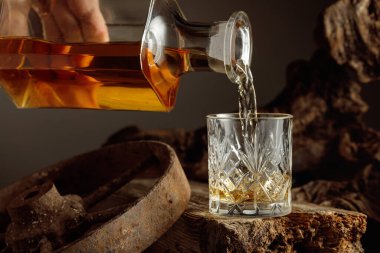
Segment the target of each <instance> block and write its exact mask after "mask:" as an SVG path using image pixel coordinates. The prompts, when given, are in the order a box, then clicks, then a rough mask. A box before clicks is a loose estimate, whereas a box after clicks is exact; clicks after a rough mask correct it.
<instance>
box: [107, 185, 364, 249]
mask: <svg viewBox="0 0 380 253" xmlns="http://www.w3.org/2000/svg"><path fill="white" fill-rule="evenodd" d="M133 184H134V185H133V187H131V186H130V187H129V189H133V190H132V191H131V190H129V191H128V192H127V191H125V192H123V190H121V191H119V192H118V193H117V196H114V200H116V201H120V199H122V198H123V197H121V196H124V197H125V196H127V195H128V197H130V196H131V195H134V194H137V193H138V192H139V191H141V190H142V189H144V188H146V187H148V185H149V184H151V183H149V181H147V180H143V181H135V182H133ZM191 187H192V198H191V200H190V203H189V206H188V208H187V210H186V211H185V213H184V214H183V215H182V217H181V218H180V219H179V220H178V221H177V222H176V223H175V224H174V225H173V226H172V228H171V229H170V230H169V231H168V232H167V233H166V234H165V235H164V236H162V237H161V238H160V239H159V240H158V241H157V242H156V243H154V244H153V245H152V246H151V247H150V248H149V249H148V250H146V252H155V253H156V252H158V253H159V252H218V253H219V252H295V251H297V252H363V248H362V245H361V243H360V239H361V237H362V235H363V234H364V232H365V230H366V216H365V215H364V214H361V213H358V212H351V211H345V210H341V209H334V208H327V207H322V206H317V205H314V204H310V203H294V204H293V212H292V213H291V214H290V215H288V216H285V217H277V218H265V219H259V218H246V217H225V216H217V215H213V214H211V213H209V212H208V187H207V184H203V183H195V182H192V183H191Z"/></svg>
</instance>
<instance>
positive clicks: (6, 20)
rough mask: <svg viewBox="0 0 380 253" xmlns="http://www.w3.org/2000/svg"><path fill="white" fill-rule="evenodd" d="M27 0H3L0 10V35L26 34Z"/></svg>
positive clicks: (28, 4) (28, 9)
mask: <svg viewBox="0 0 380 253" xmlns="http://www.w3.org/2000/svg"><path fill="white" fill-rule="evenodd" d="M30 6H31V4H30V1H29V0H3V5H2V10H1V22H0V35H1V36H28V35H29V28H28V17H29V11H30Z"/></svg>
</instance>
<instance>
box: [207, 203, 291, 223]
mask: <svg viewBox="0 0 380 253" xmlns="http://www.w3.org/2000/svg"><path fill="white" fill-rule="evenodd" d="M209 207H210V208H209V211H210V212H211V213H214V214H219V215H227V216H249V217H258V218H259V217H263V218H264V217H278V216H284V215H287V214H289V213H291V211H292V207H291V205H290V201H288V200H284V201H279V202H274V203H254V202H244V203H239V204H232V203H229V202H223V201H218V200H213V199H210V202H209Z"/></svg>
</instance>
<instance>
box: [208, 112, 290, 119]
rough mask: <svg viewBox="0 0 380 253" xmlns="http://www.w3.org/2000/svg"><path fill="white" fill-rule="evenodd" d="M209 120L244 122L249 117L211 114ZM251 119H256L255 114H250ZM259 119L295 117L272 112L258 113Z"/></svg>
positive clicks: (232, 114) (233, 114)
mask: <svg viewBox="0 0 380 253" xmlns="http://www.w3.org/2000/svg"><path fill="white" fill-rule="evenodd" d="M206 118H207V119H230V120H242V119H246V118H247V117H241V115H240V114H239V113H217V114H209V115H207V116H206ZM249 118H254V115H253V113H250V114H249ZM257 118H258V119H272V120H279V119H283V120H285V119H293V115H291V114H287V113H271V112H263V113H262V112H259V113H257Z"/></svg>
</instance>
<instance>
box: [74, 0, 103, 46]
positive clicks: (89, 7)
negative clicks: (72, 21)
mask: <svg viewBox="0 0 380 253" xmlns="http://www.w3.org/2000/svg"><path fill="white" fill-rule="evenodd" d="M67 5H68V6H69V8H70V10H71V12H72V13H73V14H74V16H75V17H76V18H77V20H78V21H79V23H80V25H81V28H82V33H83V37H84V40H85V41H86V42H108V41H109V35H108V29H107V26H106V23H105V20H104V17H103V15H102V13H101V11H100V6H99V0H67Z"/></svg>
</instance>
